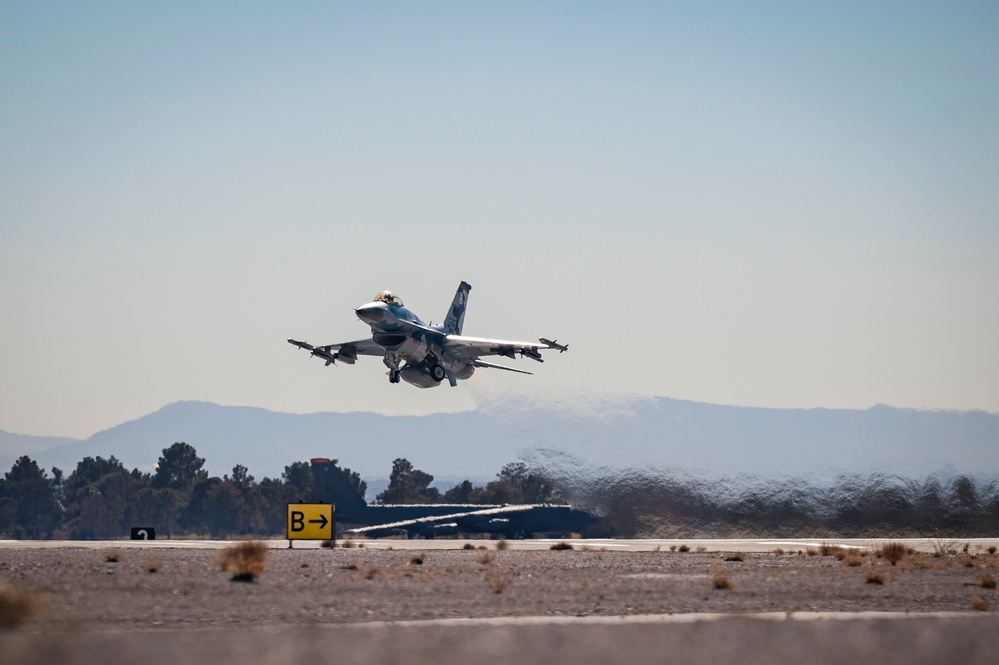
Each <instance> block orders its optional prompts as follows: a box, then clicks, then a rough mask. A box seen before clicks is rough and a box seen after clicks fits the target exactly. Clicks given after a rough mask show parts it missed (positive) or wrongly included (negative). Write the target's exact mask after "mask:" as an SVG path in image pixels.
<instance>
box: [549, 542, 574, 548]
mask: <svg viewBox="0 0 999 665" xmlns="http://www.w3.org/2000/svg"><path fill="white" fill-rule="evenodd" d="M548 549H550V550H571V549H573V547H572V545H570V544H569V543H567V542H565V541H564V540H560V541H558V542H557V543H552V546H551V547H549V548H548Z"/></svg>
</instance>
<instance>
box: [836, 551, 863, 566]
mask: <svg viewBox="0 0 999 665" xmlns="http://www.w3.org/2000/svg"><path fill="white" fill-rule="evenodd" d="M840 561H842V562H843V565H844V566H849V567H851V568H856V567H857V566H860V565H862V564H863V563H864V557H860V556H854V555H853V554H847V555H846V556H845V557H843V558H842V559H840Z"/></svg>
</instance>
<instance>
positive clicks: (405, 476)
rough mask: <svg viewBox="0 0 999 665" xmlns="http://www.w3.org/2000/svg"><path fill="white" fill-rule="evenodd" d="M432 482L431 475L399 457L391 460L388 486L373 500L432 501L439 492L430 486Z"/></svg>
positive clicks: (392, 501)
mask: <svg viewBox="0 0 999 665" xmlns="http://www.w3.org/2000/svg"><path fill="white" fill-rule="evenodd" d="M432 482H434V477H433V476H432V475H430V474H429V473H425V472H423V471H420V470H419V469H414V468H413V465H412V463H411V462H410V461H409V460H407V459H403V458H399V459H396V460H395V461H393V462H392V474H391V475H390V476H389V485H388V487H387V488H385V491H384V492H382V493H381V494H379V495H378V496H377V497H375V500H376V501H378V502H379V503H409V504H413V503H433V502H435V501H437V500H438V499H440V492H439V491H438V490H437V488H436V487H430V483H432Z"/></svg>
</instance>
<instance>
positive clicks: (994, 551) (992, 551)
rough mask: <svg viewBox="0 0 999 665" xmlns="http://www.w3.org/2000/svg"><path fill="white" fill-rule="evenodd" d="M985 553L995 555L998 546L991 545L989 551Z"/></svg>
mask: <svg viewBox="0 0 999 665" xmlns="http://www.w3.org/2000/svg"><path fill="white" fill-rule="evenodd" d="M985 551H986V552H988V553H989V554H990V555H994V554H995V553H996V546H995V545H989V549H987V550H985Z"/></svg>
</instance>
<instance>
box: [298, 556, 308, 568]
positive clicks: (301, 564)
mask: <svg viewBox="0 0 999 665" xmlns="http://www.w3.org/2000/svg"><path fill="white" fill-rule="evenodd" d="M298 567H299V568H308V567H309V560H308V559H306V558H305V557H302V563H300V564H299V566H298Z"/></svg>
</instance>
